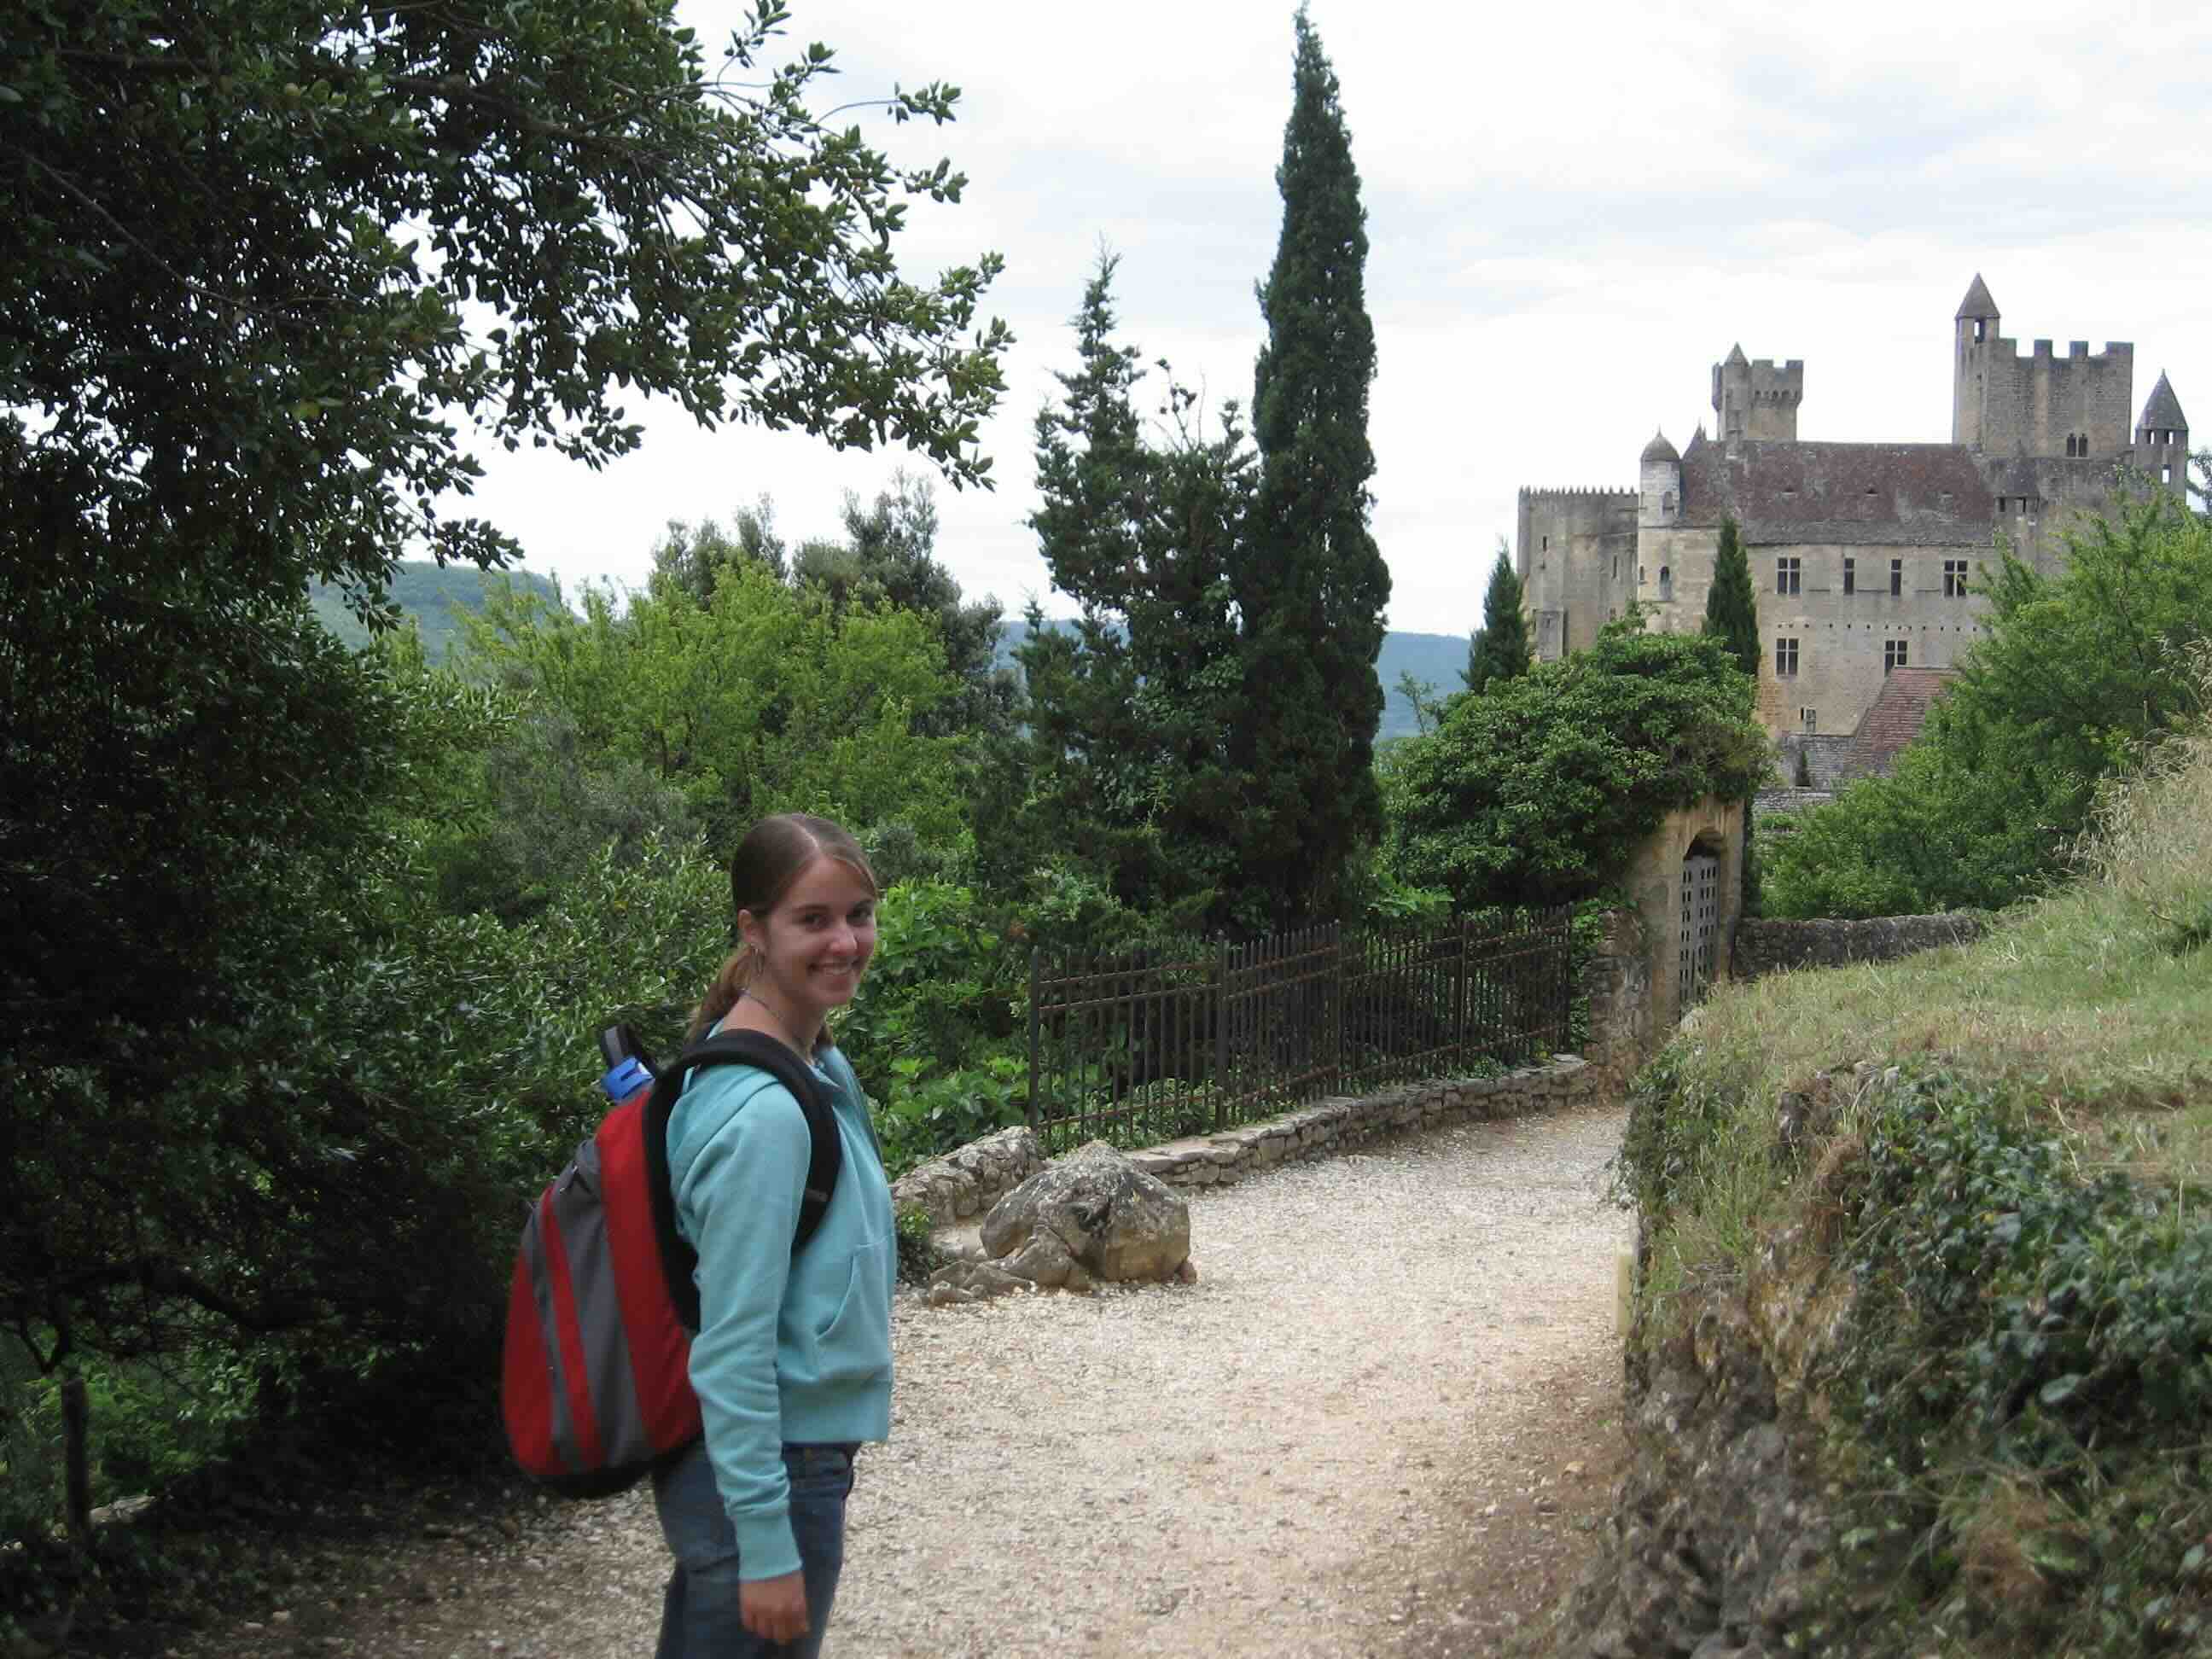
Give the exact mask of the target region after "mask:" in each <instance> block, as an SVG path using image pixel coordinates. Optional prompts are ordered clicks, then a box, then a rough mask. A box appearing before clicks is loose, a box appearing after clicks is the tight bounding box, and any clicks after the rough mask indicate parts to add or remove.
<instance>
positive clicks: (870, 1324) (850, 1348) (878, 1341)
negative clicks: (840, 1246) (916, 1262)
mask: <svg viewBox="0 0 2212 1659" xmlns="http://www.w3.org/2000/svg"><path fill="white" fill-rule="evenodd" d="M890 1249H891V1247H890V1241H889V1240H888V1239H878V1240H877V1241H876V1242H875V1243H872V1244H863V1245H861V1246H860V1248H859V1249H856V1250H854V1252H853V1258H852V1261H853V1265H852V1271H851V1273H849V1274H848V1277H847V1279H846V1281H845V1296H844V1299H843V1300H842V1301H841V1302H840V1303H838V1304H837V1311H836V1313H835V1314H834V1315H832V1316H830V1320H829V1323H828V1324H827V1325H825V1326H823V1328H822V1329H821V1331H820V1332H819V1333H817V1334H816V1336H815V1339H814V1352H815V1358H816V1360H817V1364H818V1367H819V1369H818V1370H817V1376H819V1377H820V1378H821V1380H822V1381H823V1382H824V1383H859V1382H865V1381H866V1380H867V1379H869V1378H871V1377H877V1376H883V1375H884V1373H885V1372H887V1371H888V1370H890V1364H891V1304H890Z"/></svg>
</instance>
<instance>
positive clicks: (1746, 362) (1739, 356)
mask: <svg viewBox="0 0 2212 1659" xmlns="http://www.w3.org/2000/svg"><path fill="white" fill-rule="evenodd" d="M1721 362H1722V364H1723V366H1727V365H1730V364H1734V365H1737V366H1739V367H1744V368H1748V367H1749V366H1750V363H1751V359H1750V358H1748V357H1747V356H1744V355H1743V343H1742V342H1741V341H1738V342H1737V343H1735V345H1732V346H1730V347H1729V355H1728V356H1725V357H1723V358H1722V359H1721Z"/></svg>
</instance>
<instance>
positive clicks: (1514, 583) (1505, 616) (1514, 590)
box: [1460, 539, 1531, 696]
mask: <svg viewBox="0 0 2212 1659" xmlns="http://www.w3.org/2000/svg"><path fill="white" fill-rule="evenodd" d="M1530 655H1531V653H1530V652H1529V649H1528V617H1524V616H1522V614H1521V579H1520V577H1518V576H1516V575H1515V574H1513V562H1512V561H1511V560H1510V559H1509V558H1507V557H1506V556H1505V544H1504V541H1503V540H1502V539H1501V540H1500V541H1499V542H1498V562H1497V563H1496V564H1494V565H1492V567H1491V568H1490V587H1489V590H1488V591H1487V592H1485V593H1484V594H1483V596H1482V626H1481V627H1480V628H1479V629H1476V630H1475V633H1474V637H1473V638H1472V639H1470V640H1469V641H1468V642H1467V666H1466V668H1464V669H1463V670H1462V671H1461V673H1460V678H1462V679H1463V680H1465V681H1466V682H1467V689H1468V690H1470V691H1472V692H1474V694H1475V695H1476V696H1480V695H1481V694H1482V693H1483V691H1484V690H1486V689H1487V688H1488V687H1489V686H1490V685H1491V684H1492V682H1494V681H1498V680H1510V679H1515V678H1519V677H1520V676H1521V675H1522V674H1525V673H1527V672H1528V664H1529V660H1530Z"/></svg>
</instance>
